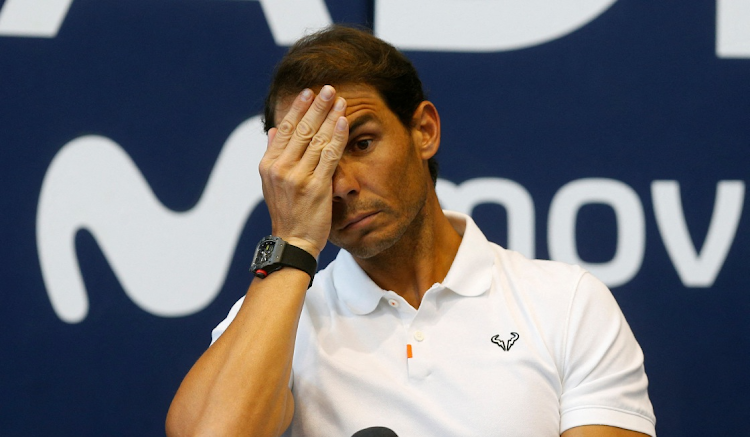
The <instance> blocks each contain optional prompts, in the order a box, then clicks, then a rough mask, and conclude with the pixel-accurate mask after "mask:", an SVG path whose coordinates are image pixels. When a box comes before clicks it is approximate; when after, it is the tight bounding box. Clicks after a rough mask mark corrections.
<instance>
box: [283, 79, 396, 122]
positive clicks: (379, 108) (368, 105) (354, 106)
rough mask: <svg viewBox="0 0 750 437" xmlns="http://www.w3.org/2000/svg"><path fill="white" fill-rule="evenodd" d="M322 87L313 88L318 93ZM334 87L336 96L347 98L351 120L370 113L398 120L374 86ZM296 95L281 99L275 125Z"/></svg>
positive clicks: (349, 85) (346, 85) (347, 115)
mask: <svg viewBox="0 0 750 437" xmlns="http://www.w3.org/2000/svg"><path fill="white" fill-rule="evenodd" d="M321 88H322V86H321V87H314V88H312V90H313V92H315V93H316V94H317V93H318V92H320V89H321ZM334 88H335V89H336V97H343V98H344V99H345V100H346V117H347V118H348V119H349V121H350V122H351V121H352V119H354V118H358V117H360V116H362V115H365V114H368V113H371V114H373V115H375V116H376V117H377V118H380V119H384V120H383V121H387V119H396V120H397V117H396V114H394V113H393V112H392V111H391V110H390V108H388V105H386V104H385V101H383V98H382V97H381V96H380V94H379V93H378V92H377V91H376V90H375V89H374V88H373V87H371V86H369V85H364V84H345V85H334ZM300 91H301V90H300ZM296 97H297V96H296V95H293V96H289V97H286V98H283V99H279V101H278V103H277V105H276V112H275V113H274V124H275V125H278V124H279V123H280V122H281V120H282V119H283V118H284V116H285V115H286V113H287V112H288V111H289V108H290V106H291V104H292V102H293V101H294V99H295V98H296Z"/></svg>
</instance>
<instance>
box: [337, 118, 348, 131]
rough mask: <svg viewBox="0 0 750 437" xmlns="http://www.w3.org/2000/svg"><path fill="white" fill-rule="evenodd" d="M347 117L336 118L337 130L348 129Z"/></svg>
mask: <svg viewBox="0 0 750 437" xmlns="http://www.w3.org/2000/svg"><path fill="white" fill-rule="evenodd" d="M346 124H347V122H346V117H339V119H338V120H336V130H337V131H343V130H345V129H346Z"/></svg>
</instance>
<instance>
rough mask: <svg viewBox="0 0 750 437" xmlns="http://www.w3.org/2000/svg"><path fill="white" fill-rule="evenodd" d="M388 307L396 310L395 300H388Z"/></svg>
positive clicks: (396, 303) (396, 302)
mask: <svg viewBox="0 0 750 437" xmlns="http://www.w3.org/2000/svg"><path fill="white" fill-rule="evenodd" d="M388 305H390V306H392V307H393V308H398V305H399V304H398V301H397V300H396V299H388Z"/></svg>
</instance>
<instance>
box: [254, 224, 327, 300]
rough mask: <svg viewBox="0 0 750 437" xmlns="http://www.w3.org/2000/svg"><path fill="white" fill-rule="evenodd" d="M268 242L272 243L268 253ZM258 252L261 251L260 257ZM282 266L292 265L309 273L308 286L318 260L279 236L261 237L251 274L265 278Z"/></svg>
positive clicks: (316, 267) (313, 275)
mask: <svg viewBox="0 0 750 437" xmlns="http://www.w3.org/2000/svg"><path fill="white" fill-rule="evenodd" d="M268 244H273V249H272V250H271V253H268V247H267V246H266V245H268ZM259 253H263V255H262V257H261V256H259ZM282 267H292V268H295V269H298V270H302V271H303V272H305V273H307V274H308V275H310V284H309V285H308V288H310V286H312V281H313V277H315V272H316V271H317V269H318V261H317V260H316V259H315V257H314V256H312V255H311V254H310V253H309V252H307V251H306V250H304V249H301V248H299V247H297V246H293V245H291V244H289V243H287V242H286V241H284V240H283V239H281V238H279V237H275V236H273V235H269V236H267V237H264V238H263V239H261V240H260V242H259V243H258V248H257V249H256V252H255V257H254V259H253V265H252V267H251V271H252V272H253V274H254V275H255V276H257V277H259V278H265V277H266V276H268V275H270V274H271V273H273V272H275V271H277V270H279V269H281V268H282Z"/></svg>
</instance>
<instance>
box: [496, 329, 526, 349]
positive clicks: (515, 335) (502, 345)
mask: <svg viewBox="0 0 750 437" xmlns="http://www.w3.org/2000/svg"><path fill="white" fill-rule="evenodd" d="M519 337H520V336H519V335H518V333H517V332H511V333H510V338H509V339H508V343H507V344H506V343H505V341H503V340H500V335H493V336H492V338H491V339H490V341H491V342H493V343H495V344H496V345H498V346H500V349H502V350H504V351H506V352H507V351H509V350H510V348H511V347H512V346H513V345H514V344H515V343H516V340H518V338H519Z"/></svg>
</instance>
